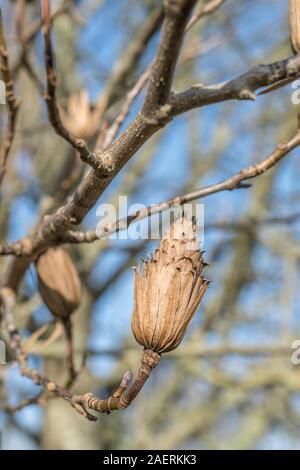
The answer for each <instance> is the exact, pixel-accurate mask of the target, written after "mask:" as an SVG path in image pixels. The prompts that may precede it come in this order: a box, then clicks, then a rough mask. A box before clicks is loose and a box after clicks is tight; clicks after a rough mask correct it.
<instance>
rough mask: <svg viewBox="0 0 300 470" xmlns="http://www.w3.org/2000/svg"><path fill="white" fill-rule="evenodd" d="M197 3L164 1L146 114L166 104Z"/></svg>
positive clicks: (189, 0)
mask: <svg viewBox="0 0 300 470" xmlns="http://www.w3.org/2000/svg"><path fill="white" fill-rule="evenodd" d="M194 4H195V0H178V1H174V0H166V1H165V16H166V18H165V22H164V26H163V31H162V37H161V41H160V45H159V48H158V51H157V55H156V57H155V60H154V64H153V66H152V72H151V77H150V80H149V88H148V92H147V96H146V98H145V103H144V106H143V110H142V112H143V113H144V114H146V115H150V114H151V113H152V112H153V111H155V110H157V109H158V108H159V107H160V106H162V105H164V104H165V103H166V102H167V100H168V98H169V94H170V91H171V86H172V82H173V75H174V71H175V67H176V63H177V59H178V55H179V51H180V47H181V44H182V41H183V36H184V32H185V27H186V24H187V21H188V18H189V15H190V13H191V11H192V8H193V6H194Z"/></svg>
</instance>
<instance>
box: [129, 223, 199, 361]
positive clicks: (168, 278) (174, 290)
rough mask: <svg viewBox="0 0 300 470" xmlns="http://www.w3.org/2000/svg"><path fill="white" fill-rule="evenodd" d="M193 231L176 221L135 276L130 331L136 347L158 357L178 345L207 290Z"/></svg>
mask: <svg viewBox="0 0 300 470" xmlns="http://www.w3.org/2000/svg"><path fill="white" fill-rule="evenodd" d="M195 231H196V225H195V224H194V223H193V222H192V221H190V220H187V219H186V218H180V219H178V220H177V221H176V222H175V223H174V224H172V225H171V227H170V231H169V233H168V234H167V235H166V236H164V237H163V239H162V241H161V243H160V246H159V248H158V249H157V250H156V251H155V253H154V255H153V256H151V257H150V258H149V259H148V260H146V261H143V266H142V270H141V272H139V270H138V269H137V271H136V273H135V291H134V301H135V303H134V312H133V317H132V331H133V334H134V336H135V338H136V340H137V342H138V343H140V344H141V345H142V346H144V347H145V348H147V349H150V350H152V351H155V352H157V353H158V354H161V353H164V352H168V351H172V350H173V349H175V348H176V347H177V346H178V345H179V343H180V342H181V340H182V338H183V336H184V334H185V331H186V329H187V327H188V325H189V323H190V321H191V320H192V318H193V316H194V314H195V312H196V310H197V308H198V307H199V304H200V302H201V299H202V297H203V295H204V293H205V291H206V289H207V286H208V281H207V280H206V279H204V278H203V277H202V276H201V273H202V271H203V269H204V267H205V266H206V263H204V261H203V257H202V253H201V252H200V250H199V242H198V241H196V235H195Z"/></svg>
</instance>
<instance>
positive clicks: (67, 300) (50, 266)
mask: <svg viewBox="0 0 300 470" xmlns="http://www.w3.org/2000/svg"><path fill="white" fill-rule="evenodd" d="M35 267H36V272H37V276H38V285H39V291H40V294H41V296H42V298H43V300H44V302H45V304H46V305H47V307H48V308H49V310H50V311H51V312H52V313H53V315H55V316H57V317H59V318H61V319H65V320H66V319H68V318H69V317H70V315H71V314H72V313H73V312H74V310H76V308H77V307H78V305H79V303H80V300H81V283H80V279H79V277H78V274H77V271H76V268H75V266H74V264H73V261H72V259H71V258H70V256H69V255H68V253H67V252H66V251H65V250H64V249H63V248H60V247H57V248H49V249H48V250H47V251H45V253H43V254H42V255H41V256H40V257H39V258H38V259H37V261H36V263H35Z"/></svg>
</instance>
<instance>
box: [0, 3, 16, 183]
mask: <svg viewBox="0 0 300 470" xmlns="http://www.w3.org/2000/svg"><path fill="white" fill-rule="evenodd" d="M0 61H1V62H0V65H1V72H2V77H3V81H4V84H5V89H6V90H5V91H6V93H5V95H6V102H7V109H8V122H7V127H6V132H5V136H4V140H3V143H2V144H1V148H0V184H1V182H2V179H3V177H4V174H5V171H6V163H7V158H8V155H9V152H10V149H11V147H12V144H13V140H14V137H15V131H16V122H17V116H18V110H19V106H20V101H19V100H18V98H17V97H16V96H15V92H14V82H13V80H12V77H11V73H10V69H9V60H8V50H7V47H6V42H5V37H4V30H3V22H2V12H1V9H0Z"/></svg>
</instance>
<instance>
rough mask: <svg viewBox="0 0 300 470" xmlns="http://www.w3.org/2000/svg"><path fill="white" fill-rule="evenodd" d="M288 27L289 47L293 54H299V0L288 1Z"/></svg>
mask: <svg viewBox="0 0 300 470" xmlns="http://www.w3.org/2000/svg"><path fill="white" fill-rule="evenodd" d="M289 27H290V38H291V46H292V49H293V52H294V53H295V54H299V52H300V0H289Z"/></svg>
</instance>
